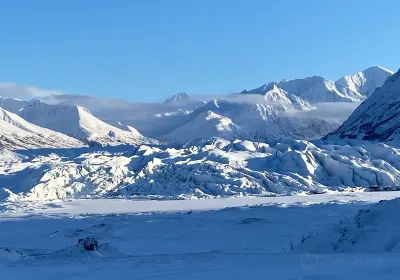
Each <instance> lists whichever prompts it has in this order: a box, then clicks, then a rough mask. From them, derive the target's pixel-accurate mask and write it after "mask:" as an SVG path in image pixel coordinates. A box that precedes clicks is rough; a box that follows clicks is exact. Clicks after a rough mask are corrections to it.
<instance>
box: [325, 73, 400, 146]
mask: <svg viewBox="0 0 400 280" xmlns="http://www.w3.org/2000/svg"><path fill="white" fill-rule="evenodd" d="M327 138H328V139H336V138H349V139H364V140H376V141H388V140H400V70H399V71H398V72H397V73H395V74H394V75H393V76H391V77H390V78H388V79H387V80H386V82H385V84H384V85H383V86H382V87H381V88H378V89H377V90H376V91H375V92H374V93H373V94H372V95H371V97H369V98H368V99H367V100H365V101H364V102H363V103H361V105H360V106H359V107H358V108H357V109H356V110H355V111H354V112H353V113H352V114H351V115H350V117H349V118H348V119H347V120H346V121H345V122H344V123H343V124H342V125H341V126H340V127H339V128H338V129H337V130H336V131H335V132H333V133H331V134H330V135H328V136H327Z"/></svg>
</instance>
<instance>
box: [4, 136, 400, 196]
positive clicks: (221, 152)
mask: <svg viewBox="0 0 400 280" xmlns="http://www.w3.org/2000/svg"><path fill="white" fill-rule="evenodd" d="M0 163H1V166H0V185H1V186H2V188H3V193H2V195H1V196H2V197H3V199H14V200H15V199H16V200H28V201H48V200H57V199H69V198H101V197H107V198H115V197H125V198H138V197H141V198H158V199H194V198H215V197H228V196H271V195H293V194H318V193H324V192H327V191H349V190H351V189H353V190H356V191H357V190H359V191H361V190H366V189H368V187H370V186H398V185H400V150H399V149H398V148H395V147H392V146H389V145H386V144H384V143H370V142H364V141H342V142H340V143H333V142H329V141H320V140H319V141H304V140H287V141H283V142H270V143H263V142H254V141H248V140H227V139H222V138H210V139H194V140H192V141H189V142H188V143H186V144H185V145H183V146H175V147H173V146H170V145H164V146H162V145H157V146H152V145H137V146H129V145H127V146H114V147H86V148H85V147H84V148H75V149H37V150H20V151H8V152H3V153H2V154H1V160H0Z"/></svg>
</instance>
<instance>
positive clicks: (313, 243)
mask: <svg viewBox="0 0 400 280" xmlns="http://www.w3.org/2000/svg"><path fill="white" fill-rule="evenodd" d="M399 208H400V198H397V199H394V200H386V201H381V202H380V203H378V204H376V205H374V206H372V207H370V208H367V209H362V210H360V211H359V213H358V214H357V215H356V216H355V217H353V218H348V219H346V220H343V221H341V222H340V223H339V224H337V225H334V226H333V227H332V228H330V229H328V230H326V231H324V232H322V233H320V234H318V235H316V236H313V237H310V238H308V239H306V240H305V241H304V242H303V243H302V244H300V245H299V246H298V247H297V248H296V251H297V252H302V253H304V252H309V253H319V254H326V253H342V252H347V253H348V252H354V253H400V237H399V236H400V227H399V223H400V217H399V215H397V211H398V209H399Z"/></svg>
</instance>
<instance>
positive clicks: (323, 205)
mask: <svg viewBox="0 0 400 280" xmlns="http://www.w3.org/2000/svg"><path fill="white" fill-rule="evenodd" d="M399 155H400V153H399V150H398V149H397V148H395V147H393V146H389V145H386V144H378V143H372V142H363V141H341V142H340V143H339V142H324V141H314V142H307V141H294V140H291V141H285V142H271V143H259V142H251V141H229V140H223V139H217V138H212V139H208V140H193V141H191V142H189V143H187V144H186V145H184V146H181V147H175V148H173V147H167V146H148V145H141V146H115V147H86V148H76V149H39V150H23V151H8V150H2V151H1V152H0V186H1V187H2V189H1V193H0V228H1V231H0V269H1V273H2V274H1V275H2V277H4V279H52V280H53V279H60V280H63V279H114V278H118V279H205V278H209V279H244V278H248V279H285V280H294V279H302V280H309V279H354V275H357V278H359V279H397V276H398V274H399V272H400V269H399V268H398V263H399V262H400V255H399V254H398V252H399V251H400V249H398V248H400V245H399V244H400V239H399V238H398V236H399V235H400V232H399V231H398V229H397V227H398V222H399V221H398V219H397V218H396V215H395V213H397V209H398V203H399V201H398V200H390V199H393V198H396V197H400V192H396V191H391V192H368V191H366V190H368V187H369V186H373V185H378V186H382V187H387V186H392V187H396V186H399V185H400V184H399V182H400V173H399V169H400V161H399ZM323 192H325V193H323ZM316 193H320V194H316ZM321 193H323V194H321ZM310 194H311V195H310ZM282 195H291V196H282ZM85 198H87V199H85ZM205 198H208V199H205ZM381 200H389V201H385V202H382V203H379V204H376V203H378V202H379V201H381ZM374 205H377V206H374ZM362 209H367V210H362ZM368 210H369V211H368ZM88 243H89V245H91V244H92V245H93V244H95V245H93V246H95V250H88V249H87V247H88V246H87V244H88ZM85 244H86V245H85ZM93 248H94V247H93Z"/></svg>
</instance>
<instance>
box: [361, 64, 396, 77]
mask: <svg viewBox="0 0 400 280" xmlns="http://www.w3.org/2000/svg"><path fill="white" fill-rule="evenodd" d="M366 72H386V73H390V74H391V75H393V74H394V72H393V71H392V70H389V69H386V68H384V67H382V66H379V65H375V66H371V67H368V68H367V69H365V70H364V71H362V73H366Z"/></svg>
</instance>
